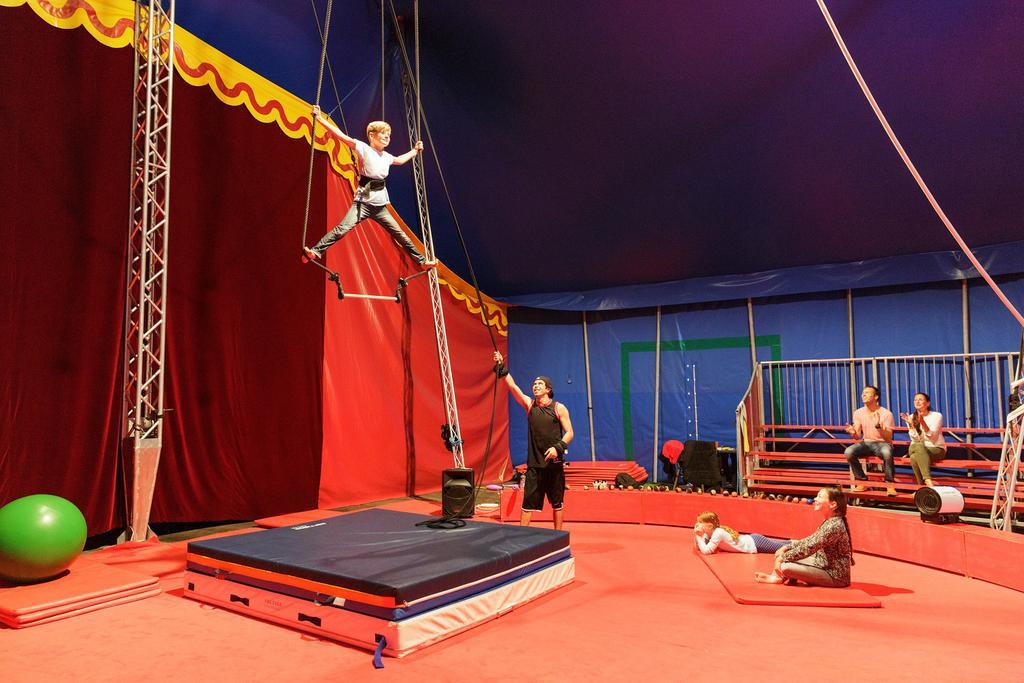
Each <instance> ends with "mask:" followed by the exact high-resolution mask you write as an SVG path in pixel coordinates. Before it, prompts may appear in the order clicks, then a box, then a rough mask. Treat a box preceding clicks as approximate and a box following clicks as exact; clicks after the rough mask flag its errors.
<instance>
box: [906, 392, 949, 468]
mask: <svg viewBox="0 0 1024 683" xmlns="http://www.w3.org/2000/svg"><path fill="white" fill-rule="evenodd" d="M900 417H902V418H903V421H904V422H906V423H907V428H908V432H909V434H910V452H909V453H908V454H907V455H908V457H909V458H910V466H911V467H912V468H913V470H914V479H916V480H917V483H918V484H924V485H925V486H932V485H933V484H932V463H933V462H934V461H936V460H942V459H943V458H944V457H946V440H945V439H943V438H942V413H939V412H936V411H934V410H932V399H931V398H930V397H929V396H928V394H926V393H924V392H923V391H919V392H917V393H916V394H914V412H913V413H911V414H909V415H908V414H907V413H900Z"/></svg>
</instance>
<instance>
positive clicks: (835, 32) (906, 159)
mask: <svg viewBox="0 0 1024 683" xmlns="http://www.w3.org/2000/svg"><path fill="white" fill-rule="evenodd" d="M818 8H819V9H821V13H822V14H823V15H824V17H825V21H826V23H828V27H829V29H831V31H832V36H833V37H834V38H835V40H836V44H837V45H839V49H840V50H841V51H842V53H843V57H845V58H846V64H847V65H848V66H849V67H850V71H851V72H852V73H853V77H854V78H855V79H857V84H858V85H859V86H860V89H861V92H863V93H864V97H865V98H867V101H868V104H870V105H871V109H872V111H874V112H875V116H876V117H877V118H878V121H879V123H881V124H882V128H884V129H885V134H886V135H888V136H889V141H890V142H891V143H892V146H893V147H895V148H896V151H897V152H898V153H899V155H900V159H902V160H903V163H904V165H905V166H906V167H907V170H908V171H910V175H912V176H913V177H914V180H915V181H916V182H917V185H918V187H920V188H921V192H923V193H924V196H925V197H926V198H927V199H928V203H929V204H931V206H932V209H933V210H934V211H935V214H936V215H937V216H938V217H939V220H941V221H942V224H943V225H945V226H946V230H948V231H949V234H950V235H952V236H953V239H954V240H955V241H956V243H957V244H959V245H960V249H962V250H963V252H964V255H965V256H967V258H968V260H970V262H971V263H972V264H973V265H974V268H975V270H977V271H978V273H979V274H980V275H981V277H982V278H984V280H985V282H987V283H988V286H989V287H990V288H991V289H992V291H993V292H994V293H995V295H996V296H997V297H998V298H999V300H1000V301H1001V302H1002V303H1003V305H1004V306H1005V307H1006V309H1007V310H1008V311H1009V312H1010V314H1011V315H1012V316H1013V317H1014V318H1016V319H1017V322H1018V323H1020V324H1021V327H1024V316H1022V315H1021V314H1020V312H1019V311H1018V310H1017V309H1016V307H1014V305H1013V304H1012V303H1010V300H1009V299H1008V298H1007V297H1006V295H1005V294H1003V290H1002V289H1000V288H999V285H997V284H996V283H995V280H993V279H992V276H990V275H989V274H988V271H986V270H985V268H984V267H983V266H982V265H981V262H979V261H978V259H977V258H976V257H975V256H974V252H972V251H971V248H970V247H968V246H967V243H966V242H965V241H964V239H963V238H962V237H961V236H960V233H959V232H957V230H956V228H954V227H953V223H952V222H951V221H950V220H949V218H947V217H946V212H945V211H943V210H942V207H940V206H939V203H938V201H936V199H935V196H934V195H932V191H931V190H930V189H928V185H927V184H925V182H924V179H923V178H922V177H921V174H920V173H918V171H917V167H916V166H914V162H912V161H911V160H910V156H909V155H908V154H907V152H906V150H905V149H903V145H901V144H900V141H899V139H898V138H897V137H896V133H894V132H893V130H892V126H890V125H889V121H888V120H887V119H886V118H885V114H883V113H882V109H881V107H879V106H878V102H876V101H875V97H874V95H872V94H871V89H870V88H869V87H868V84H867V82H866V81H865V80H864V77H863V76H862V75H861V73H860V69H858V68H857V64H856V63H855V62H854V61H853V56H852V55H851V54H850V50H849V49H847V47H846V42H845V41H844V40H843V37H842V36H841V35H840V34H839V29H838V28H837V27H836V23H835V22H834V21H833V20H832V15H831V14H829V11H828V8H827V7H826V6H825V1H824V0H818Z"/></svg>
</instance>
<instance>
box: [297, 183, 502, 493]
mask: <svg viewBox="0 0 1024 683" xmlns="http://www.w3.org/2000/svg"><path fill="white" fill-rule="evenodd" d="M393 170H394V172H395V173H403V172H404V173H408V172H410V169H409V167H396V168H395V169H393ZM351 202H352V193H351V190H350V188H349V187H348V185H347V183H346V182H345V181H344V180H342V179H341V178H338V177H337V176H335V175H334V174H330V176H329V178H328V181H327V216H328V217H329V219H330V220H331V221H332V222H334V221H337V220H339V219H340V217H341V216H342V215H344V213H345V210H346V209H347V208H348V206H349V205H350V204H351ZM314 239H315V238H314ZM311 241H312V240H311ZM327 257H328V263H329V264H330V266H331V267H332V268H334V269H337V270H338V271H339V272H340V274H341V279H342V284H343V286H344V288H345V290H346V291H347V292H353V293H363V294H392V293H394V291H395V286H396V283H397V281H398V278H399V277H401V276H403V275H408V274H410V273H415V272H417V271H418V270H419V268H418V266H416V265H414V264H413V262H412V260H411V259H410V258H409V257H408V256H407V255H406V254H405V253H404V252H402V251H401V249H400V248H399V247H398V246H397V245H396V244H395V242H394V241H393V240H392V238H391V236H390V235H388V234H387V233H386V232H385V231H384V230H383V229H382V228H381V227H379V226H377V225H376V224H374V223H373V222H372V221H364V222H363V223H361V224H360V225H359V226H358V227H357V228H355V229H354V230H353V231H352V232H350V233H349V234H348V235H347V236H346V237H345V238H344V239H343V240H342V241H340V242H338V243H337V244H336V245H335V246H334V247H332V249H331V250H330V251H329V252H328V253H327ZM441 273H442V277H447V273H446V272H445V271H444V270H443V269H442V271H441ZM326 295H327V300H326V322H325V328H324V355H325V358H324V385H323V390H324V398H323V402H324V447H323V460H322V463H323V464H322V473H321V481H320V506H321V507H325V508H326V507H335V506H338V505H344V504H349V503H357V502H363V501H367V500H379V499H384V498H391V497H401V496H406V495H409V494H412V493H424V492H430V491H437V490H438V489H439V488H440V487H441V470H443V469H445V468H448V467H451V466H452V456H451V454H450V453H449V452H448V451H446V450H445V449H444V446H443V444H442V440H441V425H442V424H443V423H444V421H445V420H444V415H445V413H444V403H443V396H442V390H441V382H440V374H439V364H438V356H437V344H436V341H435V335H434V323H433V314H432V311H431V305H430V298H429V294H428V288H427V278H426V277H419V278H416V279H415V280H413V281H411V282H410V283H409V286H408V288H407V289H406V290H405V293H404V295H403V301H402V303H401V304H397V303H392V302H387V301H367V300H360V299H352V298H346V299H345V300H344V301H338V300H337V290H336V289H335V287H334V285H333V284H328V285H327V286H326ZM442 300H443V302H444V313H445V324H446V329H447V334H448V345H449V352H450V356H451V362H452V374H453V377H454V383H455V390H456V397H457V400H458V407H459V419H460V426H461V429H462V435H463V439H464V441H465V443H466V461H467V465H469V466H471V467H474V468H475V469H476V470H477V473H478V476H479V474H480V471H481V467H482V465H483V456H484V446H485V443H486V439H487V430H488V426H489V421H490V416H491V398H492V394H493V388H494V374H493V373H492V372H491V367H492V365H493V362H492V360H491V354H492V347H491V342H490V340H489V337H488V334H487V329H486V328H485V327H484V326H483V324H482V322H481V320H480V317H479V315H474V314H472V313H470V312H469V311H468V310H467V308H466V305H465V303H464V302H463V301H460V300H458V299H457V298H455V297H453V296H452V295H451V293H450V292H449V290H448V288H447V287H444V286H443V287H442ZM495 338H496V340H497V343H498V345H499V348H500V349H501V350H502V352H503V353H504V351H505V346H506V343H505V338H504V337H501V336H500V335H498V334H497V333H495ZM497 400H498V403H497V407H496V414H495V431H494V433H493V435H492V442H493V443H492V453H493V454H492V455H491V457H490V459H489V461H488V463H487V470H486V473H484V475H483V478H484V480H485V481H495V480H496V479H497V478H498V476H499V475H500V473H501V471H502V470H503V469H504V471H505V473H506V475H507V474H508V472H509V470H508V468H509V458H508V398H507V390H506V389H505V386H504V384H502V385H501V386H500V387H499V389H498V392H497Z"/></svg>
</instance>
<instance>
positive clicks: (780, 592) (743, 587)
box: [698, 553, 882, 607]
mask: <svg viewBox="0 0 1024 683" xmlns="http://www.w3.org/2000/svg"><path fill="white" fill-rule="evenodd" d="M698 554H699V555H700V553H698ZM700 558H701V559H702V560H704V564H706V565H707V566H708V569H710V570H711V573H712V574H714V575H715V577H716V578H717V579H718V580H719V581H721V582H722V587H723V588H725V590H726V591H727V592H728V593H729V595H731V596H732V599H733V600H735V601H736V602H738V603H740V604H741V605H789V606H792V607H881V606H882V602H881V600H879V599H878V598H876V597H873V596H871V595H868V594H867V593H865V592H864V591H862V590H860V589H859V588H857V587H856V586H857V584H856V583H854V584H853V585H852V586H850V587H849V588H819V587H816V586H781V585H773V584H763V583H755V582H754V572H758V571H760V572H766V573H767V572H770V571H771V570H772V564H773V563H774V562H775V556H774V555H772V554H769V553H758V554H756V555H748V554H746V553H715V554H713V555H700Z"/></svg>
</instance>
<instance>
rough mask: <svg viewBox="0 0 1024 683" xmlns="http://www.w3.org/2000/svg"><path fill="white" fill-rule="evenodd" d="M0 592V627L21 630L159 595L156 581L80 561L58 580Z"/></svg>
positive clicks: (87, 561)
mask: <svg viewBox="0 0 1024 683" xmlns="http://www.w3.org/2000/svg"><path fill="white" fill-rule="evenodd" d="M3 586H4V587H2V588H0V623H3V624H5V625H6V626H10V627H11V628H24V627H26V626H35V625H38V624H45V623H48V622H51V621H56V620H58V619H66V618H68V617H72V616H75V615H78V614H85V613H87V612H94V611H96V610H99V609H104V608H106V607H111V606H113V605H119V604H122V603H125V602H133V601H135V600H141V599H143V598H148V597H151V596H153V595H157V594H159V593H160V587H159V585H158V581H157V579H156V577H153V576H143V575H142V574H138V573H136V572H132V571H128V570H125V569H118V568H117V567H111V566H108V565H105V564H102V563H99V562H93V561H91V560H89V559H87V558H84V557H80V558H79V559H78V560H76V561H75V563H74V564H72V565H71V568H70V569H69V570H68V573H67V574H65V575H64V576H61V577H60V578H57V579H53V580H51V581H45V582H43V583H36V584H30V585H25V586H11V585H8V584H3Z"/></svg>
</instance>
